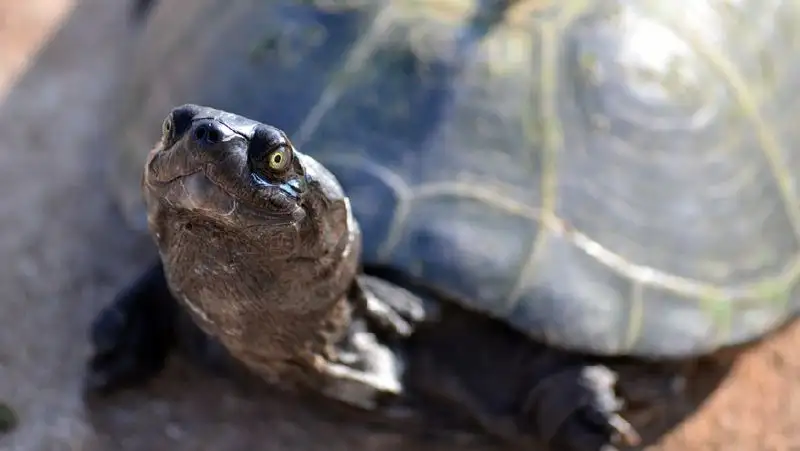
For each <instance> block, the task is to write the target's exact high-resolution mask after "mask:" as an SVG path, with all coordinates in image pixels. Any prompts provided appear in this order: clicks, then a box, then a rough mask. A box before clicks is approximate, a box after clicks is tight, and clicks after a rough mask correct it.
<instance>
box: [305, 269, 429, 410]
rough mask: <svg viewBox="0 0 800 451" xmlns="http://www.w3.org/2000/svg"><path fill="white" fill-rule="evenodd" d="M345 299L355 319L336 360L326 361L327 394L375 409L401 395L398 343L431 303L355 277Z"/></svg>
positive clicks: (374, 280)
mask: <svg viewBox="0 0 800 451" xmlns="http://www.w3.org/2000/svg"><path fill="white" fill-rule="evenodd" d="M349 300H350V301H351V302H352V303H353V304H354V307H355V308H354V312H353V313H354V315H353V316H354V318H353V320H352V321H351V324H350V328H349V330H348V333H347V335H346V337H345V339H344V340H342V341H341V342H340V343H338V344H337V355H338V359H337V361H336V362H325V363H324V364H323V367H322V368H321V370H322V372H323V373H324V374H325V375H326V376H327V377H328V378H329V382H328V384H327V385H326V387H325V388H324V389H323V392H324V394H325V395H326V396H328V397H331V398H335V399H337V400H339V401H343V402H345V403H347V404H350V405H353V406H357V407H360V408H364V409H369V410H374V409H376V408H378V407H379V405H381V404H382V403H383V401H386V400H387V399H388V398H397V397H401V396H402V395H403V394H404V388H403V382H402V379H403V375H404V373H405V368H406V361H405V357H404V356H403V352H402V349H401V347H398V346H391V345H389V344H387V343H397V342H398V340H402V339H405V338H407V337H409V336H410V335H412V334H413V333H414V330H415V329H416V327H417V326H418V325H419V324H421V323H423V322H426V321H430V320H432V319H433V318H434V317H435V316H436V312H437V311H436V308H435V305H434V304H429V303H426V301H425V300H424V299H422V298H420V297H418V296H416V295H414V294H412V293H411V292H409V291H408V290H405V289H404V288H401V287H398V286H396V285H393V284H391V283H389V282H386V281H384V280H382V279H379V278H376V277H372V276H367V275H360V276H358V278H357V279H356V281H355V282H354V283H353V286H352V288H351V290H350V293H349Z"/></svg>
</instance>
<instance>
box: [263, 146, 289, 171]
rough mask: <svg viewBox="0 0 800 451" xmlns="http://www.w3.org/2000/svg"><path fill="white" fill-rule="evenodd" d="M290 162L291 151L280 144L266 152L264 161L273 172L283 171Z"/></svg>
mask: <svg viewBox="0 0 800 451" xmlns="http://www.w3.org/2000/svg"><path fill="white" fill-rule="evenodd" d="M291 162H292V151H291V149H290V148H289V147H287V146H280V147H278V148H276V149H273V150H271V151H269V153H267V158H266V163H267V166H268V167H269V169H270V170H271V171H273V172H283V171H285V170H286V169H287V168H288V167H289V163H291Z"/></svg>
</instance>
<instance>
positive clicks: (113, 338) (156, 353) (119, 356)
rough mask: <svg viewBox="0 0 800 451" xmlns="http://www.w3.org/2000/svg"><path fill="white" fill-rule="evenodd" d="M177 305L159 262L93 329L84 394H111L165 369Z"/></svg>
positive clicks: (104, 312) (97, 319) (102, 313)
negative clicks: (91, 351) (91, 350)
mask: <svg viewBox="0 0 800 451" xmlns="http://www.w3.org/2000/svg"><path fill="white" fill-rule="evenodd" d="M176 307H177V306H176V304H175V300H174V299H173V298H172V296H171V294H170V293H169V289H168V288H167V282H166V280H165V278H164V273H163V269H162V267H161V265H160V264H158V265H153V266H152V267H151V268H150V269H148V270H147V272H145V273H144V274H142V275H141V276H140V277H139V278H138V279H137V280H136V281H135V282H134V283H133V284H131V285H130V286H129V287H128V288H127V289H125V290H124V291H122V292H121V293H119V294H118V295H117V297H116V298H115V299H114V301H113V302H112V303H111V304H110V305H108V306H107V307H106V308H104V309H103V310H101V311H100V313H99V314H98V315H97V316H96V317H95V319H94V321H93V322H92V325H91V330H90V335H91V337H90V341H91V344H92V347H93V353H92V356H91V357H90V359H89V362H88V365H87V370H86V376H85V380H84V384H85V386H84V389H85V391H86V393H87V394H95V395H106V394H111V393H112V392H115V391H118V390H121V389H124V388H129V387H133V386H136V385H140V384H143V383H145V382H147V381H148V380H149V379H151V378H152V377H153V376H155V375H156V374H157V373H158V372H159V371H161V369H162V368H163V367H164V364H165V362H166V359H167V356H168V354H169V352H170V350H171V349H172V348H173V347H174V345H175V333H174V319H175V316H176V313H177V308H176Z"/></svg>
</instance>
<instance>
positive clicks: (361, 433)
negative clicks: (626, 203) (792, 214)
mask: <svg viewBox="0 0 800 451" xmlns="http://www.w3.org/2000/svg"><path fill="white" fill-rule="evenodd" d="M163 1H165V2H168V1H170V0H163ZM208 20H213V18H208ZM134 28H135V27H133V26H132V25H131V5H130V4H128V1H108V0H84V1H79V0H26V1H24V2H12V1H3V2H0V193H2V194H1V195H0V219H1V220H0V256H1V257H0V293H1V294H2V295H1V296H0V318H2V327H0V401H2V402H4V403H7V404H8V406H10V407H11V408H12V409H13V410H14V412H15V415H16V417H17V419H18V423H17V424H16V426H15V427H13V428H11V430H9V431H7V432H6V433H5V434H3V435H2V436H0V449H2V450H14V451H16V450H19V451H45V450H48V451H49V450H84V451H101V450H102V451H105V450H108V451H111V450H115V451H116V450H150V451H160V450H164V451H166V450H175V451H180V450H185V451H189V450H192V451H194V450H268V451H278V450H287V451H290V450H291V451H300V450H303V451H306V450H320V451H321V450H327V451H337V450H341V451H345V450H351V449H362V450H375V451H377V450H389V449H397V450H400V449H408V450H412V449H414V450H423V449H431V450H433V449H452V447H453V445H449V448H448V445H441V444H436V443H428V442H423V441H417V439H414V438H410V437H406V438H404V436H403V434H402V433H398V432H393V431H376V430H371V429H370V428H368V427H361V426H359V425H357V424H350V423H346V422H344V423H343V422H340V421H337V420H336V419H335V418H333V417H335V415H333V416H332V415H328V414H325V413H323V412H320V411H319V409H316V408H314V406H310V405H306V404H303V403H302V402H299V401H298V402H294V401H293V400H289V399H287V398H285V397H282V396H281V395H279V394H274V393H260V392H258V391H251V390H244V389H241V388H239V387H234V386H233V384H230V383H228V382H226V381H222V380H217V379H214V378H212V377H210V376H208V375H204V374H202V373H201V372H199V371H196V370H193V369H192V368H187V367H184V366H183V365H182V364H181V363H175V364H174V365H172V366H171V367H170V369H169V371H167V373H166V374H165V375H164V377H163V378H161V379H160V380H159V381H158V382H157V383H156V384H154V385H153V386H152V387H149V388H148V389H147V390H144V391H143V392H141V393H133V394H125V395H124V396H121V397H118V398H115V399H114V400H113V401H112V402H109V403H106V404H105V405H103V406H99V407H92V408H89V407H88V406H87V405H85V404H84V401H83V400H82V398H81V397H80V383H81V377H82V374H83V364H84V359H85V358H86V356H87V355H88V351H89V349H88V343H87V337H86V330H87V326H88V324H89V321H90V320H91V318H92V315H93V314H94V313H96V312H97V310H98V309H99V308H100V306H101V305H103V304H104V303H105V302H107V301H108V300H109V299H110V298H111V297H112V296H113V294H114V293H115V292H116V290H118V289H119V288H120V287H121V286H122V285H123V284H124V283H125V282H126V281H128V280H129V279H130V277H131V275H132V274H135V272H136V270H137V268H140V267H141V265H142V264H143V262H146V261H147V259H148V258H149V257H151V256H152V250H151V249H150V248H149V247H148V245H147V244H145V242H144V241H142V237H141V236H140V235H138V234H136V233H133V232H132V231H130V230H129V227H128V225H127V224H126V223H125V222H124V220H123V219H122V217H121V215H120V213H119V211H118V210H117V209H116V208H115V206H114V201H113V199H112V194H111V192H110V191H109V190H108V188H107V185H106V184H105V177H106V175H105V172H104V171H105V166H104V165H106V164H107V160H108V157H109V154H111V153H112V152H114V150H113V144H112V141H111V137H112V136H111V135H112V134H113V131H114V128H115V127H122V126H123V125H121V124H115V123H113V121H110V120H109V112H110V111H113V109H114V108H116V107H117V106H118V103H119V102H121V101H122V100H121V97H120V93H121V92H122V90H123V89H124V87H123V85H122V84H121V83H120V81H119V80H120V79H121V78H122V77H120V75H123V74H121V73H120V72H121V71H123V70H128V69H125V66H124V65H121V64H120V63H121V62H122V60H124V59H125V56H124V55H125V50H126V48H127V45H128V44H129V42H130V40H131V37H132V34H133V33H135V30H134ZM156 131H157V129H156ZM798 349H800V325H796V326H792V327H789V328H787V329H786V330H784V331H781V332H780V333H778V334H776V335H775V336H773V337H770V338H769V339H767V340H765V341H764V342H762V343H759V344H757V345H755V346H754V347H753V348H752V349H749V350H747V351H746V352H745V354H744V356H743V357H742V358H740V359H739V360H737V361H736V363H735V364H734V366H733V368H732V369H731V371H730V372H729V373H728V374H727V375H725V376H724V379H723V380H722V381H721V382H720V384H719V387H718V388H717V389H716V390H714V391H713V392H711V393H710V394H708V393H702V394H700V395H698V398H699V400H698V402H697V406H696V407H697V408H696V409H694V407H693V408H692V409H691V410H689V411H684V412H680V413H679V414H677V415H678V416H677V417H676V418H675V419H674V421H677V422H679V424H678V425H677V426H676V427H675V428H674V429H672V430H670V431H668V432H667V434H666V435H665V436H663V437H661V438H660V439H658V440H657V441H656V442H655V443H654V444H652V445H651V446H650V447H649V448H648V449H653V450H672V451H678V450H680V451H684V450H726V451H734V450H743V451H752V450H776V451H778V450H786V451H788V450H800V352H798ZM488 446H489V445H483V444H477V443H476V444H468V443H465V444H462V445H459V446H458V447H459V449H476V450H477V449H493V448H488Z"/></svg>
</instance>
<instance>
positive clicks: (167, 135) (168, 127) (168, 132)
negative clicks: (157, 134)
mask: <svg viewBox="0 0 800 451" xmlns="http://www.w3.org/2000/svg"><path fill="white" fill-rule="evenodd" d="M174 129H175V126H174V125H173V124H172V115H171V114H170V115H169V116H167V118H166V119H164V123H163V124H161V138H162V139H163V140H164V141H169V140H170V139H172V132H173V130H174Z"/></svg>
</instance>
